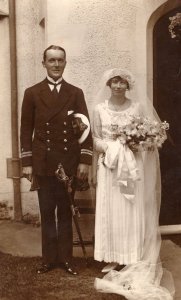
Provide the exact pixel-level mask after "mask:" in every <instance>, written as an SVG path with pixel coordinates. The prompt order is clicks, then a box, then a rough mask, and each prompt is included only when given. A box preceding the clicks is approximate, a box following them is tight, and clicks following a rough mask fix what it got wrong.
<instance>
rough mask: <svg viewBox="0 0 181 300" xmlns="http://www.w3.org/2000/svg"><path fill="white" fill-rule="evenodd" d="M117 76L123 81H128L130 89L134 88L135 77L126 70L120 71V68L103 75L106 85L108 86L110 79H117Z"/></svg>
mask: <svg viewBox="0 0 181 300" xmlns="http://www.w3.org/2000/svg"><path fill="white" fill-rule="evenodd" d="M116 76H119V77H121V78H122V79H124V80H126V81H127V82H128V84H129V88H130V89H132V88H133V86H134V82H135V80H134V77H133V75H132V74H131V72H129V71H128V70H126V69H119V68H115V69H111V70H108V71H106V72H105V73H104V75H103V82H104V84H105V85H106V84H107V82H108V81H109V80H110V79H112V78H113V77H116Z"/></svg>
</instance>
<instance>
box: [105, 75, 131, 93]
mask: <svg viewBox="0 0 181 300" xmlns="http://www.w3.org/2000/svg"><path fill="white" fill-rule="evenodd" d="M114 78H118V79H119V80H120V81H121V80H124V81H125V82H126V84H127V89H128V90H129V89H130V87H129V82H128V81H127V79H125V78H123V77H121V76H114V77H112V78H110V79H109V80H108V81H107V82H106V85H107V86H109V87H111V83H112V80H113V79H114Z"/></svg>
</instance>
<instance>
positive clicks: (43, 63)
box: [42, 60, 45, 68]
mask: <svg viewBox="0 0 181 300" xmlns="http://www.w3.org/2000/svg"><path fill="white" fill-rule="evenodd" d="M42 65H43V67H44V68H45V62H44V60H42Z"/></svg>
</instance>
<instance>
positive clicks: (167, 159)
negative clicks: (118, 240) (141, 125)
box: [153, 6, 181, 225]
mask: <svg viewBox="0 0 181 300" xmlns="http://www.w3.org/2000/svg"><path fill="white" fill-rule="evenodd" d="M177 12H181V6H180V7H177V8H176V9H174V10H172V11H170V12H169V13H167V14H165V15H164V16H162V17H161V18H160V19H159V20H158V21H157V23H156V25H155V27H154V32H153V49H154V71H153V74H154V76H153V78H154V80H153V90H154V106H155V108H156V110H157V112H158V114H159V116H160V118H161V120H162V121H164V120H166V121H168V122H169V124H170V130H169V136H168V140H167V142H166V143H165V144H164V146H163V148H162V149H161V151H160V164H161V175H162V204H161V212H160V224H161V225H171V224H181V41H178V40H177V39H175V38H171V35H170V33H169V30H168V26H169V24H170V20H169V17H172V16H174V15H175V14H176V13H177Z"/></svg>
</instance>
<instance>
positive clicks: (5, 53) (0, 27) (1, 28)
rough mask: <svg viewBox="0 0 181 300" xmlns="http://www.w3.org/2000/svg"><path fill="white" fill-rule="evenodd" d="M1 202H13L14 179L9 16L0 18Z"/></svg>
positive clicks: (0, 5)
mask: <svg viewBox="0 0 181 300" xmlns="http://www.w3.org/2000/svg"><path fill="white" fill-rule="evenodd" d="M0 13H1V14H2V15H3V14H7V15H8V1H2V0H1V1H0ZM0 37H1V44H0V70H1V75H0V77H1V78H0V79H1V80H0V129H1V134H0V202H6V201H7V202H8V203H9V206H11V205H12V204H13V186H12V181H11V180H10V179H7V171H6V158H7V157H11V122H10V120H11V97H10V94H11V92H10V63H9V22H8V17H3V16H2V17H1V18H0Z"/></svg>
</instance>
